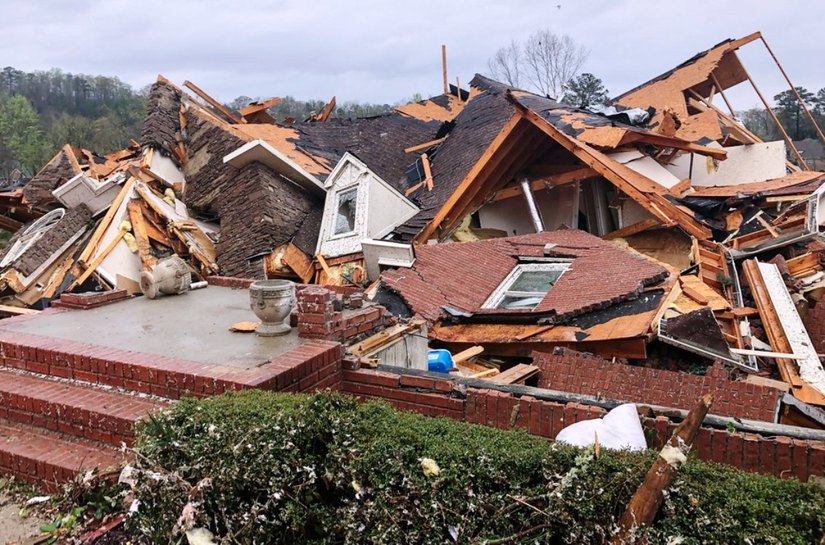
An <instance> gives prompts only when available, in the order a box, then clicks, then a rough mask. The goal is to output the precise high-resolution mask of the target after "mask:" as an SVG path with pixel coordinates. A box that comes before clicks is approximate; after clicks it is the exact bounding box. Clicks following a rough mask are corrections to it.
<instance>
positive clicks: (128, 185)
mask: <svg viewBox="0 0 825 545" xmlns="http://www.w3.org/2000/svg"><path fill="white" fill-rule="evenodd" d="M134 185H135V178H133V177H130V178H129V179H128V180H126V182H124V184H123V188H122V189H121V190H120V193H118V194H117V197H115V200H114V201H112V205H111V206H110V207H109V210H108V211H107V212H106V215H105V216H103V219H102V220H100V223H98V224H97V228H96V229H95V232H94V234H93V235H92V238H90V239H89V242H88V244H86V247H85V248H84V249H83V251H82V252H81V253H80V256H79V257H78V258H77V260H78V261H79V262H84V263H85V262H86V261H88V260H89V257H91V255H92V253H94V251H95V250H96V249H97V245H98V244H99V243H100V239H101V237H102V236H103V233H105V232H106V229H108V228H109V224H110V223H111V222H112V218H114V216H115V213H116V212H117V210H118V208H120V205H121V204H122V203H123V199H125V198H126V195H128V194H129V193H130V192H131V191H132V187H134Z"/></svg>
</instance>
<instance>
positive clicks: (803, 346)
mask: <svg viewBox="0 0 825 545" xmlns="http://www.w3.org/2000/svg"><path fill="white" fill-rule="evenodd" d="M757 265H758V266H759V273H760V274H761V275H762V279H763V280H764V282H765V289H766V290H767V291H768V295H769V296H770V298H771V303H773V306H774V308H775V309H776V313H777V315H778V316H779V322H780V323H781V324H782V330H783V331H784V332H785V337H787V339H788V343H789V344H790V345H791V350H792V351H793V353H794V354H795V355H796V356H797V358H796V363H797V365H799V376H800V377H801V378H802V380H804V381H805V382H807V383H808V384H810V385H811V387H812V388H814V389H815V390H817V391H818V392H819V393H821V394H823V395H825V369H823V368H822V362H821V361H819V355H818V354H817V353H816V348H814V343H813V342H812V341H811V338H810V336H808V330H807V329H805V325H804V324H803V323H802V318H800V317H799V313H798V312H797V311H796V306H795V305H794V303H793V300H792V299H791V294H790V293H788V288H786V287H785V282H784V281H783V280H782V274H781V273H780V272H779V267H777V266H776V265H774V264H773V263H762V262H759V261H757Z"/></svg>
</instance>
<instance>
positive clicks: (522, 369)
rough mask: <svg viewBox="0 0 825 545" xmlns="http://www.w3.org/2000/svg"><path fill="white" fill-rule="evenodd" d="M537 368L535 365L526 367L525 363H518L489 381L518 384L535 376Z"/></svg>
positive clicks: (537, 371)
mask: <svg viewBox="0 0 825 545" xmlns="http://www.w3.org/2000/svg"><path fill="white" fill-rule="evenodd" d="M538 373H539V368H538V367H536V366H535V365H527V364H526V363H519V364H518V365H516V366H514V367H511V368H510V369H507V370H506V371H502V372H501V373H500V374H498V375H496V376H494V377H492V378H491V379H490V380H491V381H493V382H499V383H501V384H520V383H523V382H524V381H526V380H527V379H529V378H531V377H533V376H535V375H537V374H538Z"/></svg>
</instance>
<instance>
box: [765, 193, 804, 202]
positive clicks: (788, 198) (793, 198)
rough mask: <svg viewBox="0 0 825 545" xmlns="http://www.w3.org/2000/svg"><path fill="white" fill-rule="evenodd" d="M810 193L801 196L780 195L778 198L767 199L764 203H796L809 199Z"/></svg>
mask: <svg viewBox="0 0 825 545" xmlns="http://www.w3.org/2000/svg"><path fill="white" fill-rule="evenodd" d="M810 196H811V195H810V193H806V194H803V195H782V196H779V197H767V198H766V199H765V202H767V203H777V202H796V201H801V200H804V199H807V198H808V197H810Z"/></svg>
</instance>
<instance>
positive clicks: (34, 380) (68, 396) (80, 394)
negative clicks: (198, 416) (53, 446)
mask: <svg viewBox="0 0 825 545" xmlns="http://www.w3.org/2000/svg"><path fill="white" fill-rule="evenodd" d="M166 405H167V404H166V403H163V402H159V401H154V400H151V399H146V398H141V397H137V396H135V395H132V394H128V393H121V392H115V391H106V390H101V389H98V388H92V387H90V386H88V385H82V384H76V383H68V382H61V381H57V380H52V379H50V378H47V377H43V376H36V375H29V374H22V373H15V372H11V371H5V370H0V418H5V419H8V420H11V421H16V422H21V423H23V424H31V425H33V426H37V427H41V428H46V429H49V430H52V431H59V432H61V433H64V434H69V435H73V436H76V437H82V438H86V439H92V440H95V441H99V442H102V443H106V444H109V445H112V446H115V447H118V446H120V444H121V443H126V444H127V445H131V444H132V441H133V438H134V431H133V429H132V427H133V426H134V424H135V422H137V421H138V420H139V419H141V418H143V417H145V416H146V415H147V414H148V413H149V412H151V411H154V410H158V409H160V408H162V407H164V406H166ZM0 448H1V447H0Z"/></svg>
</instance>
